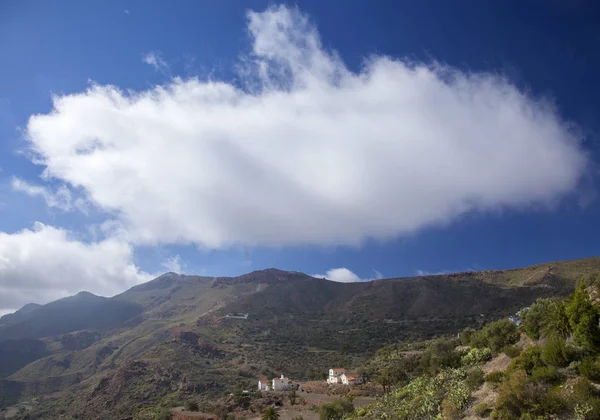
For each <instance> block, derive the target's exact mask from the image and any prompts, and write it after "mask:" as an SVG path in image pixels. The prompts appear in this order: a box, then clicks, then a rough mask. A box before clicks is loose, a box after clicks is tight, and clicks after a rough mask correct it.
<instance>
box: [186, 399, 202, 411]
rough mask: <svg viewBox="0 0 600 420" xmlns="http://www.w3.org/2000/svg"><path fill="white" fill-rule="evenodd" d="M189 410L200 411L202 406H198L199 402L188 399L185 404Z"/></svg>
mask: <svg viewBox="0 0 600 420" xmlns="http://www.w3.org/2000/svg"><path fill="white" fill-rule="evenodd" d="M184 407H185V409H186V410H187V411H199V410H200V407H199V406H198V402H196V401H194V400H187V401H186V402H185V405H184Z"/></svg>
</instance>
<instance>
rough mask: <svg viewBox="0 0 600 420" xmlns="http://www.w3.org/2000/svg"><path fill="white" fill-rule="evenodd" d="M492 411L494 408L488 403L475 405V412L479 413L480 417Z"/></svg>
mask: <svg viewBox="0 0 600 420" xmlns="http://www.w3.org/2000/svg"><path fill="white" fill-rule="evenodd" d="M490 411H492V410H491V409H490V406H489V405H488V404H487V403H484V402H482V403H479V404H477V405H476V406H475V414H477V415H478V416H479V417H486V416H487V415H488V414H490Z"/></svg>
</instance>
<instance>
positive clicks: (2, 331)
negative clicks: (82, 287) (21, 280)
mask: <svg viewBox="0 0 600 420" xmlns="http://www.w3.org/2000/svg"><path fill="white" fill-rule="evenodd" d="M141 312H142V307H141V306H140V305H137V304H135V303H132V302H122V301H118V300H114V299H108V298H104V297H100V296H95V295H93V294H91V293H87V292H81V293H78V294H77V295H75V296H71V297H67V298H64V299H60V300H57V301H55V302H51V303H49V304H47V305H44V306H42V307H40V308H37V309H36V310H35V311H33V312H32V313H30V314H29V315H28V316H27V317H25V318H24V319H23V320H21V321H19V322H13V323H10V324H6V325H3V326H0V342H2V341H7V340H17V339H25V338H27V339H36V338H42V337H51V336H56V335H59V334H64V333H68V332H72V331H78V330H83V329H90V328H111V327H115V326H119V325H122V323H123V322H125V321H127V320H129V319H131V318H133V317H135V316H137V315H139V314H140V313H141Z"/></svg>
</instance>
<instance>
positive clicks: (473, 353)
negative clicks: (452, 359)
mask: <svg viewBox="0 0 600 420" xmlns="http://www.w3.org/2000/svg"><path fill="white" fill-rule="evenodd" d="M491 358H492V351H491V350H490V349H488V348H487V347H485V348H482V349H478V348H473V349H471V350H469V352H468V353H467V354H465V355H464V356H463V357H462V359H461V363H462V364H463V365H465V366H473V365H477V364H479V363H482V362H486V361H488V360H490V359H491Z"/></svg>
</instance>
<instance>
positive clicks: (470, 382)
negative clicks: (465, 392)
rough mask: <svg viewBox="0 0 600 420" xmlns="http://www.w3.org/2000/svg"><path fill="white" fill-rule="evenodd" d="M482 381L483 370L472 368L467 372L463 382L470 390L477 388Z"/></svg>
mask: <svg viewBox="0 0 600 420" xmlns="http://www.w3.org/2000/svg"><path fill="white" fill-rule="evenodd" d="M483 382H484V378H483V371H482V370H481V369H480V368H478V367H477V368H474V369H471V370H470V371H469V373H467V379H465V383H466V384H467V386H468V387H469V389H470V390H472V391H473V390H476V389H477V388H479V387H480V386H481V385H482V384H483Z"/></svg>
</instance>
